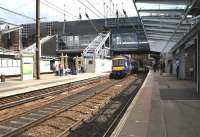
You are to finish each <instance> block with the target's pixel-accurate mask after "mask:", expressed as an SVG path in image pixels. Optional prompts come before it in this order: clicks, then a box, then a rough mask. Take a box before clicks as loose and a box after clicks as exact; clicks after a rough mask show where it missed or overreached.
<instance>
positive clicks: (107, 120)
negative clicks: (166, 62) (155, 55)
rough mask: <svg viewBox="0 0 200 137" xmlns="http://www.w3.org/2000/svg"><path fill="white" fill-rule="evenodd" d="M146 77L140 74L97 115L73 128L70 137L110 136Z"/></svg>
mask: <svg viewBox="0 0 200 137" xmlns="http://www.w3.org/2000/svg"><path fill="white" fill-rule="evenodd" d="M144 78H145V75H144V76H141V75H140V77H139V78H138V79H137V80H135V81H133V82H132V83H131V84H130V86H128V87H127V88H126V89H124V92H121V93H120V94H119V95H117V96H116V97H115V98H112V99H111V101H110V102H109V104H107V105H106V106H105V107H104V108H103V109H101V110H100V111H99V112H98V114H97V115H95V116H94V117H92V118H91V119H89V120H88V121H86V122H85V123H84V124H82V125H81V126H79V127H78V128H75V129H73V130H72V131H71V132H70V134H69V135H68V137H110V135H111V134H112V132H113V130H114V129H115V127H116V125H117V124H118V122H119V121H120V119H121V117H122V116H123V114H124V112H125V111H126V109H127V108H128V106H129V104H130V103H131V101H132V99H133V98H134V97H135V95H136V94H137V92H138V90H139V88H140V86H141V85H142V83H143V80H144Z"/></svg>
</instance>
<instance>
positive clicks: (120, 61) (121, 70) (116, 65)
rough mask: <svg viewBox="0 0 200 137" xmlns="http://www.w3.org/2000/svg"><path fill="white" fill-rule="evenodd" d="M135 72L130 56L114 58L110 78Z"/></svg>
mask: <svg viewBox="0 0 200 137" xmlns="http://www.w3.org/2000/svg"><path fill="white" fill-rule="evenodd" d="M132 72H133V66H132V64H131V62H130V58H129V57H128V56H116V57H114V58H112V72H111V73H110V78H122V77H125V76H127V75H128V74H130V73H132Z"/></svg>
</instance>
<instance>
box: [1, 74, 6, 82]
mask: <svg viewBox="0 0 200 137" xmlns="http://www.w3.org/2000/svg"><path fill="white" fill-rule="evenodd" d="M5 79H6V77H5V75H3V74H1V82H5Z"/></svg>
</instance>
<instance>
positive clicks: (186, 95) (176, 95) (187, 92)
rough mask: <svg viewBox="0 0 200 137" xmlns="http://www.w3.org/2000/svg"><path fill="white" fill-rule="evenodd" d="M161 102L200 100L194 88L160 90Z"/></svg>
mask: <svg viewBox="0 0 200 137" xmlns="http://www.w3.org/2000/svg"><path fill="white" fill-rule="evenodd" d="M160 98H161V100H200V95H197V92H196V89H195V88H182V89H181V88H179V89H177V88H176V89H160Z"/></svg>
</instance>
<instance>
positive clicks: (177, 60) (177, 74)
mask: <svg viewBox="0 0 200 137" xmlns="http://www.w3.org/2000/svg"><path fill="white" fill-rule="evenodd" d="M179 73H180V60H179V59H176V79H179Z"/></svg>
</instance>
